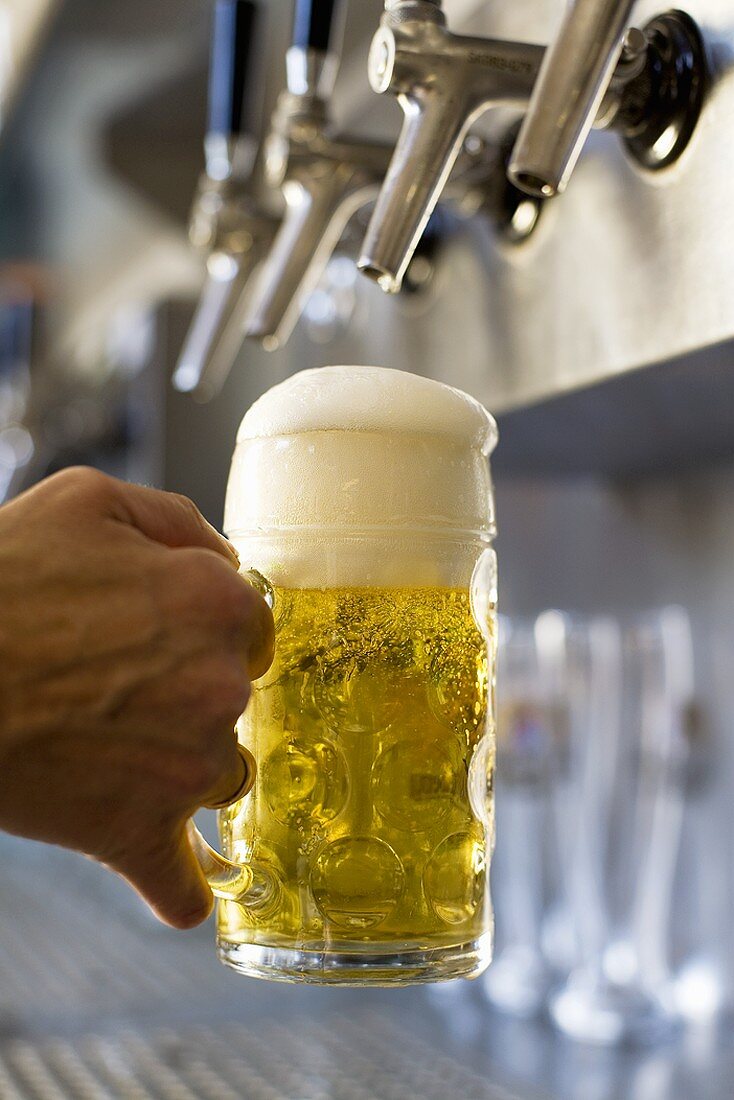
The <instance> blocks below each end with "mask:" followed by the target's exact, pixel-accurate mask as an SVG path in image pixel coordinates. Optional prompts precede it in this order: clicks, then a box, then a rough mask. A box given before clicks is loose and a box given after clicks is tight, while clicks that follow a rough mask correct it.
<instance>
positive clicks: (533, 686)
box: [483, 611, 568, 1017]
mask: <svg viewBox="0 0 734 1100" xmlns="http://www.w3.org/2000/svg"><path fill="white" fill-rule="evenodd" d="M565 635H566V627H565V619H564V617H563V616H562V615H561V614H559V613H558V612H553V611H549V612H546V613H545V614H543V615H541V616H539V617H538V619H537V620H536V621H535V622H532V621H519V620H510V619H508V618H506V617H504V616H503V617H501V619H500V633H499V638H500V647H499V671H498V731H497V735H498V741H497V791H496V799H497V801H496V813H497V835H498V837H499V844H498V847H497V851H496V854H495V862H494V864H493V867H492V884H493V891H494V896H495V898H496V907H495V913H496V920H497V950H496V953H495V959H494V962H493V963H492V966H491V967H490V969H489V970H488V971H487V974H486V976H485V978H484V979H483V988H484V992H485V994H486V996H487V998H488V999H489V1001H490V1002H491V1003H492V1004H493V1005H495V1006H496V1007H497V1008H500V1009H502V1010H503V1011H506V1012H510V1013H512V1014H513V1015H517V1016H522V1017H527V1016H532V1015H535V1014H536V1013H537V1012H539V1011H540V1010H541V1009H542V1008H543V1007H544V1005H545V1002H546V999H547V995H548V992H549V989H550V985H551V981H552V969H551V967H550V966H549V963H548V961H547V959H546V956H545V955H544V952H543V945H542V936H543V921H544V917H545V914H546V913H547V911H548V906H549V902H550V897H551V889H552V882H551V877H552V876H551V871H552V867H553V865H554V862H555V858H554V857H555V853H554V852H553V851H552V846H553V838H554V835H555V833H554V829H553V827H552V809H553V807H552V801H551V792H552V784H551V778H552V769H553V766H554V764H553V762H554V759H555V758H556V757H557V755H558V751H559V746H560V745H561V744H562V743H563V741H564V739H565V737H566V729H567V725H568V717H567V713H566V706H565V701H564V683H565V677H564V669H565Z"/></svg>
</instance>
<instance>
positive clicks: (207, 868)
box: [186, 569, 280, 910]
mask: <svg viewBox="0 0 734 1100" xmlns="http://www.w3.org/2000/svg"><path fill="white" fill-rule="evenodd" d="M240 576H241V577H242V578H243V580H245V581H247V583H248V584H251V585H252V586H253V588H255V589H257V591H258V592H259V593H260V595H261V596H262V597H263V599H264V600H265V602H266V603H267V604H268V606H269V607H270V609H271V610H272V608H273V604H274V592H273V587H272V585H271V584H270V582H269V581H268V580H266V578H265V577H263V576H262V574H261V573H258V572H257V570H256V569H249V570H246V571H243V572H241V573H240ZM243 751H244V750H243ZM248 755H249V754H248ZM251 786H252V785H250V786H249V787H248V788H247V792H249V790H250V789H251ZM247 792H246V793H247ZM237 801H239V800H237ZM186 828H187V835H188V839H189V843H190V845H191V848H192V850H193V852H194V855H195V856H196V858H197V860H198V863H199V866H200V867H201V869H202V871H203V873H204V877H205V878H206V881H207V882H208V883H209V886H210V888H211V892H212V893H213V894H214V897H215V898H220V899H221V900H222V901H236V902H238V904H239V905H244V906H246V907H247V908H248V909H250V910H259V909H269V908H271V907H275V906H276V905H277V903H278V900H279V898H280V885H279V881H278V878H277V876H276V875H275V874H274V872H273V871H272V870H271V869H270V868H269V867H267V866H266V865H265V864H263V863H258V862H253V863H234V862H233V861H232V860H230V859H227V858H226V857H225V856H223V855H221V854H220V853H219V852H217V851H216V849H214V848H212V846H211V845H210V844H208V843H207V841H206V840H204V837H203V836H202V835H201V833H200V832H199V830H198V829H197V827H196V825H195V824H194V821H193V820H190V821H189V822H188V825H187V827H186Z"/></svg>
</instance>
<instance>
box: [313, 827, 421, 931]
mask: <svg viewBox="0 0 734 1100" xmlns="http://www.w3.org/2000/svg"><path fill="white" fill-rule="evenodd" d="M404 889H405V873H404V871H403V868H402V865H401V863H400V860H399V859H398V857H397V855H396V854H395V852H394V851H393V850H392V848H391V847H390V845H389V844H386V843H385V841H384V840H378V839H377V838H376V837H343V838H342V839H341V840H336V841H334V842H333V843H332V844H328V845H327V846H326V848H324V849H323V850H322V852H321V853H320V854H319V856H318V859H317V860H316V863H315V865H314V868H313V871H312V872H311V890H312V891H313V896H314V898H315V901H316V904H317V905H318V907H319V909H320V910H321V912H322V913H323V915H324V916H325V917H326V918H327V920H329V921H331V923H332V924H335V925H336V926H337V927H339V928H351V929H355V928H373V927H375V926H376V925H378V924H382V922H383V921H384V920H385V919H386V918H387V917H388V916H389V915H390V913H391V912H392V911H393V909H394V908H395V906H396V905H397V903H398V901H399V900H400V898H401V896H402V893H403V890H404Z"/></svg>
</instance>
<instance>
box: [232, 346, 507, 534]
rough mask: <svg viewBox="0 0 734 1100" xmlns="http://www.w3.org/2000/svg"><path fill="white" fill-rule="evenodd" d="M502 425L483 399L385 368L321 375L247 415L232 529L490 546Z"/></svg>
mask: <svg viewBox="0 0 734 1100" xmlns="http://www.w3.org/2000/svg"><path fill="white" fill-rule="evenodd" d="M496 438H497V429H496V425H495V423H494V420H493V419H492V417H491V416H490V415H489V413H488V412H487V411H486V409H484V408H483V406H482V405H480V404H479V402H478V401H475V400H474V398H472V397H469V396H468V395H467V394H464V393H461V391H459V390H456V389H453V388H451V387H450V386H444V385H442V384H441V383H439V382H434V381H431V380H429V379H426V378H419V377H417V376H416V375H411V374H405V373H403V372H401V371H394V370H385V369H381V368H378V367H324V368H321V369H318V370H309V371H303V372H302V373H300V374H297V375H294V376H293V377H292V378H290V379H288V381H286V382H284V383H282V384H281V385H279V386H275V387H274V388H273V389H272V390H270V391H269V392H268V393H266V394H265V395H264V396H263V397H261V398H260V400H259V401H257V402H256V403H255V404H254V405H253V407H252V408H251V409H250V411H249V412H248V413H247V415H246V416H245V418H244V420H243V421H242V425H241V427H240V431H239V434H238V438H237V448H236V450H235V455H234V459H233V462H232V473H231V476H230V480H229V487H228V492H227V504H226V509H225V530H226V531H227V533H228V534H229V535H230V536H231V537H233V538H235V541H237V539H238V538H240V537H247V536H254V535H263V534H267V533H268V532H272V533H276V532H278V531H285V530H290V531H294V530H296V529H300V530H301V531H302V532H303V533H304V534H305V532H306V530H308V531H310V532H311V533H312V534H313V533H314V532H316V531H323V532H324V533H326V532H327V531H330V532H334V531H339V530H342V531H345V532H346V531H349V532H353V533H354V532H363V533H367V532H370V531H374V530H375V529H379V530H382V531H385V530H391V531H393V532H395V531H407V530H414V531H421V532H424V533H426V534H428V533H431V532H435V533H436V534H442V535H449V534H450V535H452V537H457V536H461V535H462V534H467V535H470V536H475V535H479V536H481V537H483V538H491V536H492V534H493V533H494V507H493V496H492V485H491V478H490V472H489V463H488V461H487V456H488V455H489V453H490V452H491V451H492V449H493V447H494V445H495V442H496Z"/></svg>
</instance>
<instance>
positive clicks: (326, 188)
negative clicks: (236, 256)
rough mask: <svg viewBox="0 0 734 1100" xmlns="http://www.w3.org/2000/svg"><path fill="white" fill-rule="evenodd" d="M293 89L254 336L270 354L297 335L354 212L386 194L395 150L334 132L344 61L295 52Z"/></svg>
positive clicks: (256, 295) (287, 100) (274, 181)
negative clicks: (333, 106) (281, 205)
mask: <svg viewBox="0 0 734 1100" xmlns="http://www.w3.org/2000/svg"><path fill="white" fill-rule="evenodd" d="M287 72H288V88H287V90H286V91H284V92H283V94H282V95H281V97H280V100H279V103H278V106H277V109H276V112H275V115H274V118H273V124H272V129H271V133H270V137H269V138H268V141H267V147H266V160H265V171H266V177H267V181H268V183H269V185H270V186H271V188H273V189H276V190H277V189H279V190H280V191H282V194H283V197H284V199H285V205H286V211H285V217H284V220H283V223H282V226H281V228H280V231H279V232H278V234H277V236H276V238H275V241H274V243H273V247H272V249H271V250H270V252H269V254H268V256H267V259H266V260H265V263H264V264H263V266H262V269H261V272H260V274H259V276H258V277H257V278H256V285H255V289H254V291H253V295H252V299H251V303H250V310H249V316H248V319H247V325H246V331H247V335H248V336H251V337H253V338H255V339H258V340H261V341H262V342H263V344H264V346H265V347H266V348H267V349H269V350H274V349H275V348H277V347H280V346H281V345H282V344H284V343H285V342H286V341H287V339H288V337H289V336H290V335H291V333H292V331H293V329H294V327H295V325H296V323H297V321H298V319H299V317H300V315H301V311H302V308H303V305H304V303H305V301H306V300H307V298H308V296H309V294H310V293H311V292H312V291H313V290H314V289H315V287H316V286H317V284H318V282H319V280H320V278H321V276H322V275H323V272H324V270H325V268H326V266H327V264H328V261H329V259H330V257H331V255H332V254H333V252H334V249H335V248H336V246H337V244H338V243H339V240H340V238H341V237H342V234H343V233H344V230H345V229H346V227H347V224H348V222H349V220H350V218H351V217H352V215H353V214H355V213H356V211H357V210H359V209H360V208H361V207H363V206H365V205H366V204H367V203H369V202H370V201H372V200H373V199H374V198H375V197H376V196H377V194H378V191H379V188H380V185H381V184H382V181H383V179H384V177H385V172H386V171H387V166H388V164H389V162H390V157H391V154H392V149H391V147H390V146H389V145H386V144H380V143H376V142H367V141H359V140H353V139H351V138H348V137H341V136H339V135H337V134H335V133H334V129H333V125H332V123H331V118H330V111H329V100H330V98H331V94H332V91H333V87H334V81H335V78H336V64H335V61H334V59H333V58H332V57H331V55H329V54H322V53H319V52H318V51H316V50H312V49H303V48H301V47H294V48H292V49H291V50H289V52H288V58H287Z"/></svg>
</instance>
